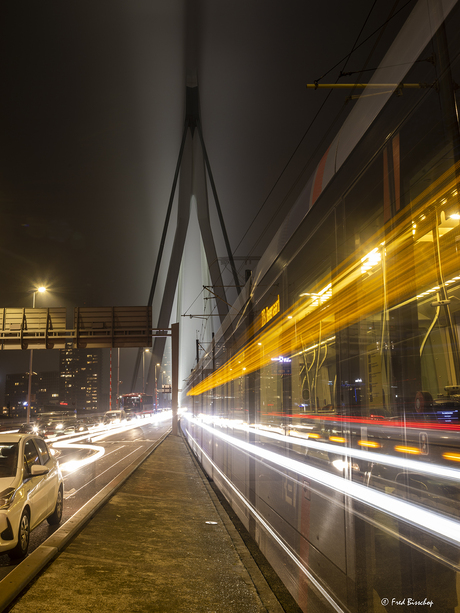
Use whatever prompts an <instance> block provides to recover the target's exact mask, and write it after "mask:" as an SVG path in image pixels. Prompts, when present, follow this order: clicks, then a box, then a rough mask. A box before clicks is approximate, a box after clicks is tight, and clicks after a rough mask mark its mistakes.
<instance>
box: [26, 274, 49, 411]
mask: <svg viewBox="0 0 460 613" xmlns="http://www.w3.org/2000/svg"><path fill="white" fill-rule="evenodd" d="M37 292H39V293H40V294H43V293H44V292H46V287H43V286H41V287H38V288H37V289H36V290H35V291H34V292H32V308H33V309H35V296H36V295H37ZM33 359H34V350H33V349H31V350H30V357H29V384H28V386H27V423H29V422H30V402H31V397H32V363H33Z"/></svg>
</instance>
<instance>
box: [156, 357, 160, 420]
mask: <svg viewBox="0 0 460 613" xmlns="http://www.w3.org/2000/svg"><path fill="white" fill-rule="evenodd" d="M158 366H160V365H159V364H155V410H156V411H158V377H157V368H158Z"/></svg>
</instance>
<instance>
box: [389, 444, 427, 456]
mask: <svg viewBox="0 0 460 613" xmlns="http://www.w3.org/2000/svg"><path fill="white" fill-rule="evenodd" d="M395 451H399V452H400V453H409V454H410V455H420V453H421V451H420V449H419V448H418V447H407V446H406V445H396V446H395Z"/></svg>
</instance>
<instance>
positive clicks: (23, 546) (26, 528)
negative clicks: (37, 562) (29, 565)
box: [8, 509, 30, 560]
mask: <svg viewBox="0 0 460 613" xmlns="http://www.w3.org/2000/svg"><path fill="white" fill-rule="evenodd" d="M29 539H30V516H29V511H28V510H27V509H24V511H23V512H22V515H21V521H20V522H19V529H18V542H17V544H16V547H15V548H14V549H12V550H11V551H9V552H8V555H9V556H10V558H11V559H12V560H20V559H22V558H25V557H26V555H27V550H28V549H29Z"/></svg>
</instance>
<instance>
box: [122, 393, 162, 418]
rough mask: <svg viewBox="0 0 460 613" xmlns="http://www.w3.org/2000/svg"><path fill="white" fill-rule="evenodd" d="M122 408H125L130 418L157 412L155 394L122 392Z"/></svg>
mask: <svg viewBox="0 0 460 613" xmlns="http://www.w3.org/2000/svg"><path fill="white" fill-rule="evenodd" d="M120 408H121V409H124V411H125V413H126V417H127V418H128V419H130V418H131V419H133V418H135V419H137V418H140V417H145V416H147V415H153V414H154V413H155V405H154V403H153V396H149V395H148V394H136V393H133V394H122V395H121V397H120Z"/></svg>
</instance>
